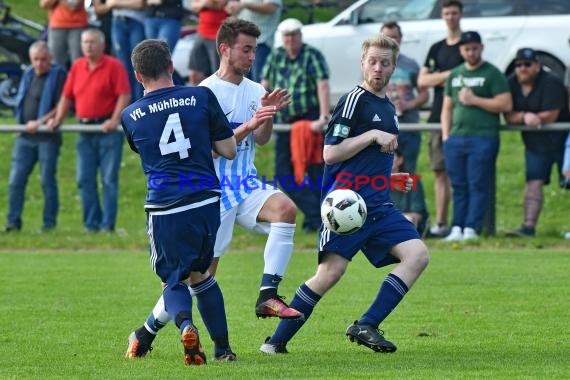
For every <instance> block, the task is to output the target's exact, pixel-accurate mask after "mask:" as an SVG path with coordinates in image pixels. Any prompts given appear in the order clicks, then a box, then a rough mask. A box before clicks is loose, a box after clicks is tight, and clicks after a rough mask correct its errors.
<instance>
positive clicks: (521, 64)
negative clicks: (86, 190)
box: [515, 62, 532, 68]
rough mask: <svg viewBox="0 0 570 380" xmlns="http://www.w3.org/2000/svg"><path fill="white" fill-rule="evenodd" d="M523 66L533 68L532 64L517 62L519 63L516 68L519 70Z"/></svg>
mask: <svg viewBox="0 0 570 380" xmlns="http://www.w3.org/2000/svg"><path fill="white" fill-rule="evenodd" d="M521 66H524V67H526V68H529V67H531V66H532V62H517V63H515V67H517V68H518V67H521Z"/></svg>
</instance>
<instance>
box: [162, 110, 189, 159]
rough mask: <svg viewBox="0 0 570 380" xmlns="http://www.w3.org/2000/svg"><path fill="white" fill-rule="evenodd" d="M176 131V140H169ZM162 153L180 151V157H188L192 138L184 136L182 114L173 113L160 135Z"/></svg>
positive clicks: (164, 154)
mask: <svg viewBox="0 0 570 380" xmlns="http://www.w3.org/2000/svg"><path fill="white" fill-rule="evenodd" d="M173 133H174V141H172V142H168V141H169V140H170V136H171V135H172V134H173ZM158 146H159V147H160V154H162V155H163V156H166V155H167V154H171V153H178V154H179V155H180V159H183V158H188V150H189V149H190V147H191V145H190V139H189V138H187V137H185V136H184V131H183V130H182V124H181V123H180V115H179V114H178V113H171V114H170V115H168V120H166V124H165V125H164V130H163V131H162V135H161V136H160V143H159V144H158Z"/></svg>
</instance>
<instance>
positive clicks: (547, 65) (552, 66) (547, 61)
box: [538, 53, 566, 80]
mask: <svg viewBox="0 0 570 380" xmlns="http://www.w3.org/2000/svg"><path fill="white" fill-rule="evenodd" d="M538 59H539V60H540V62H542V67H544V70H545V71H549V72H551V73H553V74H556V76H558V77H559V78H560V79H562V80H563V79H564V75H565V73H566V66H564V64H562V62H560V61H559V60H558V59H557V58H556V57H553V56H551V55H549V54H544V53H538Z"/></svg>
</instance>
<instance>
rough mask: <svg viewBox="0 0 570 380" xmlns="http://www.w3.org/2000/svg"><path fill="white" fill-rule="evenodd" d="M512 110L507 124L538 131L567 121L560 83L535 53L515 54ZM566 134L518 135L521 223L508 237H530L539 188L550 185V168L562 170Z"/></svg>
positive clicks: (539, 205)
mask: <svg viewBox="0 0 570 380" xmlns="http://www.w3.org/2000/svg"><path fill="white" fill-rule="evenodd" d="M509 86H510V89H511V94H512V96H513V110H512V111H511V112H508V113H507V114H506V115H505V117H506V119H507V121H508V122H509V124H518V125H521V124H522V125H525V126H528V127H532V128H537V129H540V126H541V125H542V124H546V123H554V122H557V121H569V120H570V114H569V112H568V94H567V92H566V89H565V88H564V83H563V81H562V80H561V79H560V78H558V77H557V76H556V75H554V74H551V73H548V72H546V71H544V70H543V69H542V65H541V63H540V61H539V59H538V55H537V53H536V51H534V50H533V49H531V48H523V49H520V50H519V51H518V52H517V55H516V59H515V72H514V74H513V75H511V76H510V77H509ZM567 133H568V132H567V131H561V132H558V131H554V132H540V133H536V132H533V131H530V132H522V139H523V142H524V146H525V175H526V186H525V191H524V222H523V224H522V225H521V226H520V227H519V228H518V229H517V230H514V231H509V232H507V236H511V237H532V236H534V235H535V228H536V224H537V222H538V217H539V215H540V211H541V209H542V204H543V200H544V195H543V186H544V185H548V184H549V183H550V172H551V171H552V165H554V164H555V163H556V165H557V166H558V172H560V170H561V168H562V158H563V155H564V142H565V141H566V135H567Z"/></svg>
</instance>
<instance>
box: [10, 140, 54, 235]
mask: <svg viewBox="0 0 570 380" xmlns="http://www.w3.org/2000/svg"><path fill="white" fill-rule="evenodd" d="M60 146H61V139H60V138H59V137H57V138H56V137H55V136H54V138H46V139H38V138H27V137H24V136H18V137H16V142H15V144H14V150H13V152H12V169H11V170H10V181H9V190H8V191H9V201H8V206H9V211H8V226H11V227H15V228H17V229H20V228H22V211H23V209H24V195H25V192H26V184H27V183H28V177H29V176H30V173H31V172H32V170H33V169H34V165H35V164H36V162H38V161H39V162H40V175H41V183H42V190H43V193H44V214H43V227H44V228H53V227H55V225H56V224H57V212H58V209H59V195H58V194H59V193H58V189H57V179H56V174H57V160H58V157H59V149H60Z"/></svg>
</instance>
